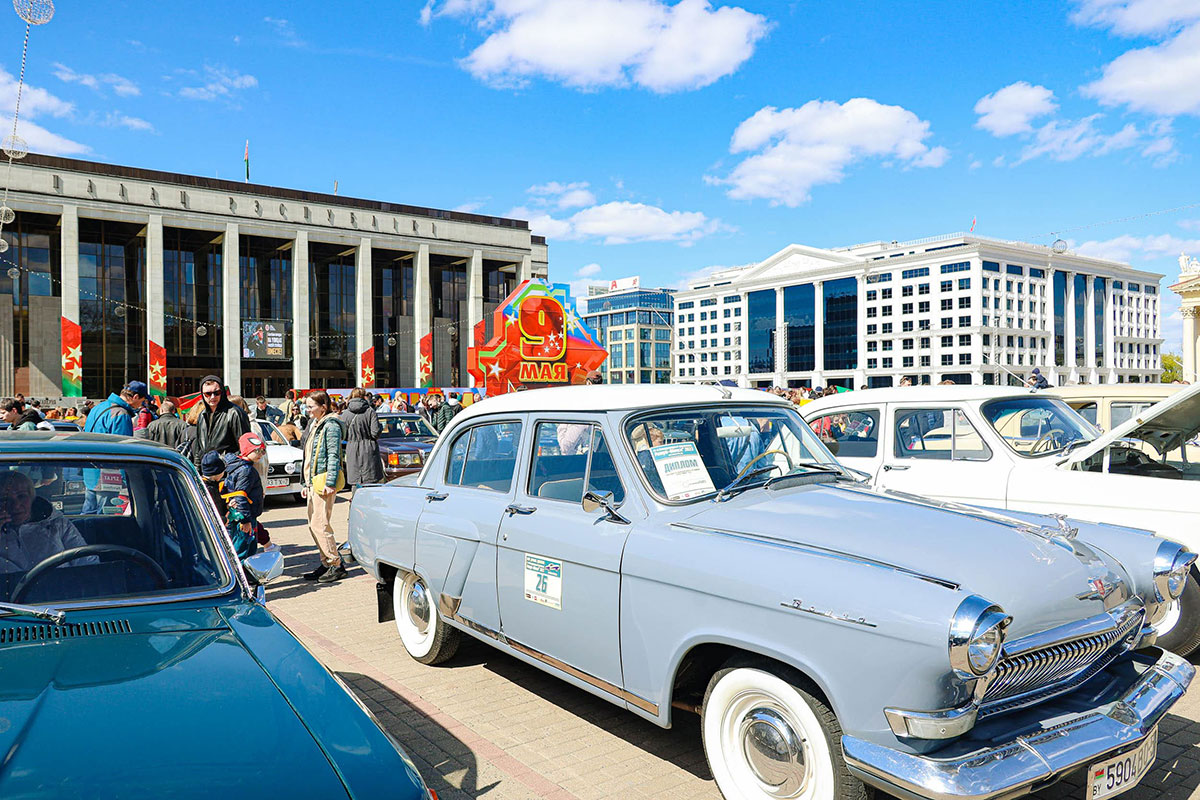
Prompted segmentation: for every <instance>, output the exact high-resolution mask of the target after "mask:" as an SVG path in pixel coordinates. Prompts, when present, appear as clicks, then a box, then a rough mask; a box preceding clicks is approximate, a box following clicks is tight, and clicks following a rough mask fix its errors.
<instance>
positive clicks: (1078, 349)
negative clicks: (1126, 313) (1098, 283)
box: [1071, 275, 1088, 367]
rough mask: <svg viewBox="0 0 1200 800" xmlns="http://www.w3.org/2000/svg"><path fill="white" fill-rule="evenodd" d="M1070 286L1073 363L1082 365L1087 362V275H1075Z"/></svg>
mask: <svg viewBox="0 0 1200 800" xmlns="http://www.w3.org/2000/svg"><path fill="white" fill-rule="evenodd" d="M1071 288H1072V290H1073V291H1074V294H1075V298H1074V299H1075V304H1074V305H1075V365H1076V366H1080V367H1082V366H1085V365H1086V364H1087V363H1088V354H1087V325H1088V308H1087V276H1086V275H1075V277H1074V280H1073V281H1072V287H1071Z"/></svg>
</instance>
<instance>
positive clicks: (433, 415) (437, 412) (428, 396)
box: [425, 389, 454, 434]
mask: <svg viewBox="0 0 1200 800" xmlns="http://www.w3.org/2000/svg"><path fill="white" fill-rule="evenodd" d="M444 400H445V397H444V396H443V395H442V390H441V389H430V390H429V391H428V392H426V393H425V405H426V411H427V414H428V416H426V418H425V421H426V422H428V423H429V427H431V428H433V430H434V431H435V432H437V433H439V434H440V433H441V432H442V431H444V430H445V429H446V426H447V425H449V424H450V420H452V419H454V412H453V411H451V410H450V407H449V406H447V405H446V404H445V402H444Z"/></svg>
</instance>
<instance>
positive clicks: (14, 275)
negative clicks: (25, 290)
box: [8, 267, 21, 281]
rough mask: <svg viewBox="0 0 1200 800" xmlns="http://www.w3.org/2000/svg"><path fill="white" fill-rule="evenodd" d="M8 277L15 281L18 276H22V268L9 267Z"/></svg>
mask: <svg viewBox="0 0 1200 800" xmlns="http://www.w3.org/2000/svg"><path fill="white" fill-rule="evenodd" d="M8 277H9V278H11V279H12V280H14V281H15V280H16V279H17V278H19V277H21V270H19V269H17V268H16V267H9V268H8Z"/></svg>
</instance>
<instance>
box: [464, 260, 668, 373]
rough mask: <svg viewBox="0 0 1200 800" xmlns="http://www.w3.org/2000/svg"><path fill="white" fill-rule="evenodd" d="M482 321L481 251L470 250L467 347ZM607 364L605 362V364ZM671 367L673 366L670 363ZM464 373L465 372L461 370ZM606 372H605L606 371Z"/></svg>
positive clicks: (470, 344) (473, 343) (470, 345)
mask: <svg viewBox="0 0 1200 800" xmlns="http://www.w3.org/2000/svg"><path fill="white" fill-rule="evenodd" d="M482 321H483V251H482V250H472V251H471V261H470V262H469V264H468V265H467V329H466V330H465V331H463V332H462V334H461V335H462V336H466V337H467V346H468V347H473V346H474V345H475V326H476V325H478V324H479V323H480V322H482ZM605 363H606V364H607V363H608V362H607V361H606V362H605ZM672 366H674V364H673V363H672ZM463 371H464V372H466V370H465V369H464V370H463ZM606 371H607V370H606ZM466 376H467V384H468V385H469V386H474V385H475V376H474V375H472V374H471V373H469V372H467V373H466Z"/></svg>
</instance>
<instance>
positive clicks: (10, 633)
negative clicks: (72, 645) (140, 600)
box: [0, 619, 133, 645]
mask: <svg viewBox="0 0 1200 800" xmlns="http://www.w3.org/2000/svg"><path fill="white" fill-rule="evenodd" d="M120 633H133V627H132V626H131V625H130V624H129V620H127V619H114V620H104V621H103V622H84V623H82V624H78V625H76V624H72V623H68V624H66V625H5V626H0V645H5V644H21V643H24V642H49V641H54V640H55V639H75V638H77V637H80V636H112V635H115V634H120Z"/></svg>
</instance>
